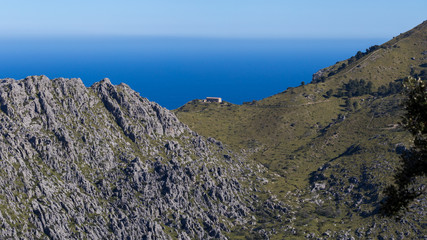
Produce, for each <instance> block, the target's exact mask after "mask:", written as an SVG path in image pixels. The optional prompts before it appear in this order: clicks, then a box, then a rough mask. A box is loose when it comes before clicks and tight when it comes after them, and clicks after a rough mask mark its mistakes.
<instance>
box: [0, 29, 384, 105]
mask: <svg viewBox="0 0 427 240" xmlns="http://www.w3.org/2000/svg"><path fill="white" fill-rule="evenodd" d="M385 41H386V39H221V38H210V39H209V38H176V37H90V38H89V37H79V38H77V37H69V38H65V37H57V38H43V37H39V38H28V37H26V38H3V39H2V40H0V59H1V60H0V78H7V77H9V78H15V79H22V78H25V77H26V76H30V75H46V76H48V77H49V78H51V79H53V78H57V77H65V78H74V77H76V78H81V79H82V80H83V82H84V83H85V85H86V86H90V85H92V84H93V83H94V82H97V81H100V80H101V79H103V78H110V80H111V82H112V83H113V84H119V83H121V82H124V83H126V84H128V85H129V86H131V87H132V88H133V89H134V90H136V91H137V92H139V93H140V94H141V96H143V97H146V98H148V99H149V100H151V101H155V102H158V103H159V104H160V105H162V106H164V107H166V108H168V109H175V108H178V107H180V106H182V105H184V104H185V103H186V102H188V101H191V100H192V99H202V98H205V97H208V96H209V97H222V98H223V99H224V100H225V101H229V102H232V103H236V104H241V103H242V102H246V101H252V100H259V99H262V98H265V97H268V96H271V95H273V94H276V93H279V92H282V91H284V90H286V89H287V88H288V87H295V86H298V85H300V84H301V82H302V81H304V82H306V83H309V82H310V81H311V77H312V74H313V73H315V72H316V71H317V70H319V69H321V68H324V67H328V66H330V65H332V64H334V63H335V62H337V61H340V60H344V59H346V58H349V57H351V56H352V55H354V54H355V53H356V52H357V51H359V50H360V51H364V50H365V49H366V48H369V47H370V46H372V45H375V44H381V43H383V42H385Z"/></svg>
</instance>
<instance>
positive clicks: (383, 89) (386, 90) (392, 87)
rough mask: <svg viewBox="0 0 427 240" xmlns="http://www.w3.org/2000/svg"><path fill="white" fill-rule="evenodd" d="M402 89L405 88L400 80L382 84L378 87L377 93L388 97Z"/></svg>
mask: <svg viewBox="0 0 427 240" xmlns="http://www.w3.org/2000/svg"><path fill="white" fill-rule="evenodd" d="M402 89H403V85H402V82H400V81H398V82H390V83H389V84H388V86H387V85H382V86H380V87H379V88H378V91H377V93H376V95H377V96H380V97H386V96H389V95H392V94H396V93H400V92H402Z"/></svg>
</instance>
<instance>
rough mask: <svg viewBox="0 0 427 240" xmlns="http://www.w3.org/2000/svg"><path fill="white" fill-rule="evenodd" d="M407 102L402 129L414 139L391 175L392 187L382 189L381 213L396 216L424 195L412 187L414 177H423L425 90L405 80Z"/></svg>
mask: <svg viewBox="0 0 427 240" xmlns="http://www.w3.org/2000/svg"><path fill="white" fill-rule="evenodd" d="M404 87H405V93H406V94H407V99H406V101H405V104H404V106H405V109H406V113H405V115H404V116H403V120H402V125H403V126H404V127H405V128H406V129H407V130H408V131H409V132H410V133H411V134H412V136H413V137H414V145H413V146H412V147H411V148H410V149H409V150H406V151H404V152H403V154H402V155H401V162H402V165H401V167H400V168H399V169H398V171H397V173H396V175H395V184H394V185H390V186H389V187H387V188H386V190H385V194H386V196H387V197H386V198H385V200H384V203H383V205H382V213H383V214H384V215H386V216H392V215H395V214H397V213H398V212H399V211H400V210H402V209H404V208H406V207H407V206H408V205H409V203H411V202H412V200H414V199H415V198H416V197H418V196H420V195H421V194H423V193H424V192H425V190H424V189H423V187H420V186H417V184H415V179H416V177H425V176H426V175H427V86H426V82H425V81H422V80H421V79H418V80H416V79H414V78H409V79H407V80H406V81H405V84H404Z"/></svg>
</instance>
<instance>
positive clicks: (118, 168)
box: [0, 76, 251, 239]
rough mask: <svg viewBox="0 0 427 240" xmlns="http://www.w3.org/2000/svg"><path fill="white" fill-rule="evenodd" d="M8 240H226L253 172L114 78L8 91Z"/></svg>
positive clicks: (26, 83) (4, 152)
mask: <svg viewBox="0 0 427 240" xmlns="http://www.w3.org/2000/svg"><path fill="white" fill-rule="evenodd" d="M0 109H1V111H0V133H1V136H0V186H1V188H0V225H1V228H0V238H1V239H5V238H50V239H76V238H78V239H81V238H89V239H125V238H126V239H141V238H143V239H172V238H179V239H190V238H191V239H208V238H220V239H224V238H226V236H225V235H224V233H226V232H228V231H230V230H231V229H233V227H235V226H239V225H242V224H245V223H246V222H247V219H249V218H250V217H251V216H250V214H251V210H250V207H248V206H250V203H249V201H250V200H249V199H248V198H245V197H244V196H249V194H248V193H247V190H246V189H247V188H245V187H243V186H242V184H240V182H241V181H242V180H241V179H239V176H242V174H241V173H242V172H243V171H246V172H248V171H249V172H251V170H250V169H249V168H246V167H244V166H243V164H242V162H241V159H239V158H238V157H236V156H235V155H234V154H233V153H232V152H230V151H228V150H227V149H225V148H224V147H223V146H222V144H221V143H220V142H218V141H216V140H215V139H212V138H209V139H205V138H204V137H201V136H199V135H198V134H197V133H195V132H193V131H191V130H190V129H189V128H188V127H187V126H186V125H184V124H182V123H181V122H179V121H178V119H177V118H176V117H175V115H174V114H172V113H171V112H169V111H168V110H166V109H164V108H162V107H160V106H159V105H158V104H156V103H153V102H149V101H148V100H147V99H145V98H142V97H140V96H139V94H138V93H136V92H135V91H133V90H131V89H130V88H129V87H128V86H127V85H125V84H120V85H118V86H113V85H112V84H111V83H110V81H109V80H108V79H104V80H102V81H101V82H98V83H95V84H94V85H93V86H91V87H90V88H86V87H85V86H84V85H83V83H82V82H81V80H80V79H63V78H60V79H54V80H49V79H48V78H47V77H45V76H33V77H28V78H25V79H23V80H19V81H17V80H14V79H3V80H1V82H0Z"/></svg>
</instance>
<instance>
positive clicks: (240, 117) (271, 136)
mask: <svg viewBox="0 0 427 240" xmlns="http://www.w3.org/2000/svg"><path fill="white" fill-rule="evenodd" d="M426 71H427V21H425V22H423V23H422V24H420V25H419V26H417V27H415V28H414V29H412V30H410V31H408V32H406V33H403V34H401V35H399V36H397V37H395V38H393V39H392V40H390V41H389V42H387V43H384V44H382V45H381V46H372V47H370V48H368V49H367V50H366V51H361V52H358V53H357V54H356V55H355V56H353V57H351V58H349V59H347V60H344V61H340V62H337V63H336V64H335V65H333V66H330V67H328V68H325V69H322V70H320V71H319V72H317V73H316V74H315V75H314V76H313V81H312V83H310V84H307V85H305V86H300V87H297V88H288V89H287V90H286V91H284V92H282V93H279V94H276V95H274V96H271V97H268V98H265V99H263V100H260V101H257V102H252V103H247V104H243V105H234V104H230V103H221V104H219V103H203V102H201V101H199V100H194V101H192V102H189V103H187V104H186V105H184V106H182V107H180V108H179V109H176V110H175V113H176V115H177V116H178V118H179V119H180V120H181V121H182V122H184V123H186V124H187V125H188V126H189V127H190V128H191V129H194V130H195V131H197V132H198V133H201V134H202V135H205V136H212V137H214V138H216V139H218V140H220V141H222V142H223V143H225V144H227V145H229V146H230V147H231V148H233V149H234V150H236V151H240V152H242V154H244V155H246V156H248V157H249V159H252V160H254V161H255V162H256V163H260V164H262V165H263V166H265V167H266V169H267V170H268V171H266V172H265V173H264V175H265V181H262V183H260V185H262V189H263V191H261V192H260V193H259V195H261V196H263V197H264V198H269V197H272V196H274V197H277V199H278V200H280V201H282V202H284V203H286V204H288V207H289V209H292V210H291V211H289V212H288V215H286V216H282V217H281V220H280V221H288V222H287V224H283V222H282V223H281V222H280V221H278V220H277V219H273V218H272V219H270V220H267V221H265V222H264V223H260V222H258V223H257V224H256V225H254V228H256V227H257V226H263V227H265V228H267V229H268V228H270V229H272V230H271V234H272V236H273V238H277V239H280V238H282V237H284V236H288V237H289V236H294V237H296V238H299V237H303V236H304V237H307V234H314V235H313V236H311V235H310V236H309V237H320V236H323V237H324V236H328V235H330V236H331V237H334V236H335V237H336V238H340V236H341V237H343V238H345V236H347V235H348V236H354V237H356V238H357V237H359V238H360V237H368V236H369V237H372V238H380V237H381V238H386V237H387V236H389V237H390V236H394V237H399V236H400V235H402V234H403V235H402V236H412V237H414V236H426V232H427V222H426V220H425V219H426V215H425V213H426V211H425V207H426V205H427V202H426V201H425V198H421V199H418V200H417V201H416V202H415V203H414V204H413V205H412V206H411V208H410V211H409V213H407V214H406V215H405V216H404V219H405V221H404V222H403V223H402V222H401V223H398V222H394V221H393V220H390V219H383V218H380V217H378V216H377V214H376V213H377V210H378V206H379V203H380V201H381V199H382V198H383V195H382V190H383V189H384V187H385V186H386V184H387V183H389V182H390V181H391V180H392V175H393V174H392V173H393V171H394V169H395V168H396V167H397V166H398V162H399V154H398V153H399V151H400V150H401V149H402V148H403V146H404V145H405V146H409V144H410V138H409V134H407V133H406V132H405V131H404V130H403V129H401V128H400V127H399V125H398V123H399V121H400V116H401V115H402V111H403V110H402V109H401V106H400V103H401V100H402V98H403V96H402V95H401V94H399V93H398V92H399V91H400V84H401V81H402V80H403V79H404V78H405V77H408V76H415V77H420V78H422V79H425V78H426V77H427V74H426ZM420 181H421V183H424V184H425V183H426V180H425V179H420ZM289 217H293V219H294V220H291V221H290V222H289ZM285 226H286V227H285ZM289 226H292V227H289ZM285 228H286V229H285ZM387 229H388V230H387ZM390 229H392V230H393V231H390ZM325 234H326V235H325ZM346 234H347V235H346ZM405 234H407V235H405Z"/></svg>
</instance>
